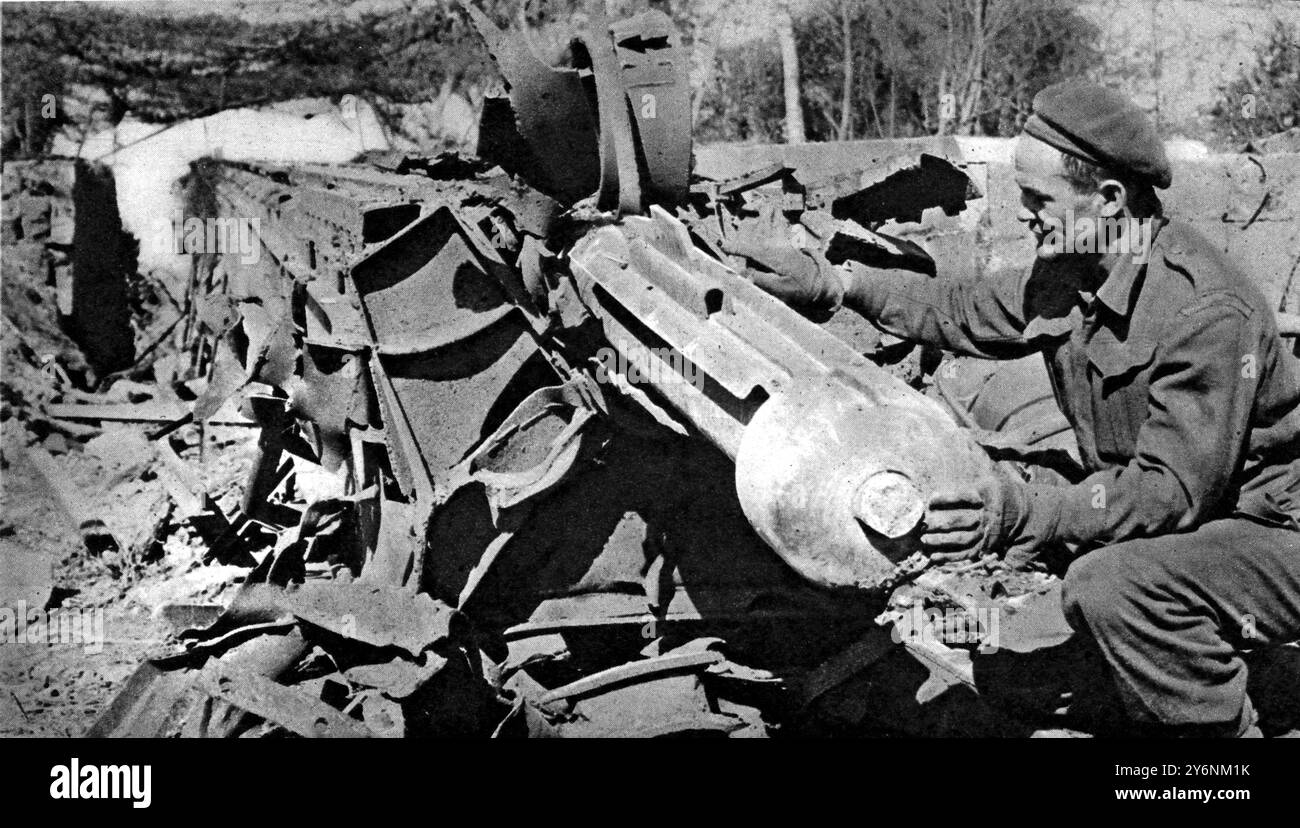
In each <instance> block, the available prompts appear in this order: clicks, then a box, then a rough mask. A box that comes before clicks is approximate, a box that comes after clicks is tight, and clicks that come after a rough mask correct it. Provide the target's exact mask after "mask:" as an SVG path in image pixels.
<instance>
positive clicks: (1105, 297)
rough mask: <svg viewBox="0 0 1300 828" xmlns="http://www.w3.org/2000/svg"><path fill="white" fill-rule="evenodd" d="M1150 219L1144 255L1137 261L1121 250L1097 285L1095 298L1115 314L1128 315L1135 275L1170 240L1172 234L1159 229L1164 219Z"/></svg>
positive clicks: (1168, 243) (1135, 280) (1164, 224)
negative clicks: (1108, 271)
mask: <svg viewBox="0 0 1300 828" xmlns="http://www.w3.org/2000/svg"><path fill="white" fill-rule="evenodd" d="M1153 221H1155V226H1154V227H1152V228H1151V241H1150V243H1149V244H1148V247H1147V255H1146V256H1145V257H1143V258H1142V259H1141V261H1139V260H1138V259H1137V257H1135V256H1133V255H1132V254H1130V253H1125V254H1121V255H1120V256H1119V260H1118V261H1117V262H1116V263H1115V264H1114V265H1113V266H1112V267H1111V269H1110V273H1109V274H1107V276H1106V278H1105V281H1103V282H1102V284H1101V287H1099V288H1097V293H1096V301H1098V302H1100V303H1101V304H1103V305H1105V306H1106V307H1107V308H1109V309H1110V311H1111V312H1112V313H1115V314H1117V315H1118V316H1128V314H1129V311H1130V310H1131V309H1132V308H1133V290H1134V288H1135V286H1136V285H1137V283H1138V281H1139V277H1140V276H1141V275H1142V274H1143V273H1144V272H1145V271H1146V266H1147V262H1149V261H1150V260H1151V259H1152V257H1154V256H1163V255H1165V254H1166V252H1167V248H1168V247H1169V246H1170V243H1171V242H1172V241H1174V239H1173V238H1172V236H1173V234H1170V233H1162V232H1161V230H1163V229H1164V227H1165V226H1166V225H1167V224H1168V219H1165V218H1156V219H1153Z"/></svg>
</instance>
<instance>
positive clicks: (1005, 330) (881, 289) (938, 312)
mask: <svg viewBox="0 0 1300 828" xmlns="http://www.w3.org/2000/svg"><path fill="white" fill-rule="evenodd" d="M847 268H848V272H847V274H846V278H845V283H846V285H845V296H844V304H845V305H847V306H848V307H851V308H853V309H854V310H856V311H857V312H859V313H861V314H862V315H863V316H865V317H867V318H868V319H869V320H871V321H872V322H874V323H875V324H876V325H877V326H878V327H880V328H881V329H882V330H885V331H888V332H889V333H891V334H894V335H895V336H899V337H902V338H903V339H910V340H914V341H918V342H923V343H926V344H929V345H935V346H937V347H940V348H944V349H946V350H949V351H956V352H958V353H961V354H966V355H968V356H975V357H984V358H989V359H1010V358H1014V357H1018V356H1023V355H1025V354H1028V353H1032V352H1034V351H1037V350H1039V347H1038V346H1037V345H1035V344H1033V343H1032V342H1031V341H1030V340H1029V339H1028V338H1026V336H1025V327H1026V324H1027V316H1028V313H1027V310H1026V301H1025V296H1026V284H1027V282H1028V280H1029V278H1030V276H1031V273H1032V272H1033V271H1030V272H1026V273H1018V272H1015V271H1006V272H1003V273H1000V274H995V275H992V276H987V277H984V278H970V277H943V276H940V277H932V276H928V275H926V274H922V273H915V272H912V271H909V270H897V269H894V270H880V269H875V268H869V267H865V266H862V265H858V264H856V263H850V264H849V265H847Z"/></svg>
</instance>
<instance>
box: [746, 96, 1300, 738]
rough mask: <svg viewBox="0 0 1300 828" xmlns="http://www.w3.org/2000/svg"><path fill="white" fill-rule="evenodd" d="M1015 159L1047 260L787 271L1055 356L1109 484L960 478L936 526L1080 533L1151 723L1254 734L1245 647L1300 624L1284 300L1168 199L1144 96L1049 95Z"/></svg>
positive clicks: (804, 283) (996, 543) (895, 314)
mask: <svg viewBox="0 0 1300 828" xmlns="http://www.w3.org/2000/svg"><path fill="white" fill-rule="evenodd" d="M1015 176H1016V183H1017V184H1018V185H1019V187H1020V190H1021V210H1020V212H1019V216H1018V217H1019V219H1020V220H1021V221H1023V222H1024V223H1025V224H1026V225H1028V228H1029V230H1030V232H1031V233H1032V234H1033V235H1034V238H1035V240H1036V245H1037V258H1036V261H1035V264H1034V266H1033V268H1032V269H1031V270H1030V271H1029V272H1028V273H1024V274H1014V275H1009V276H1008V277H1006V278H999V277H990V278H983V279H967V278H946V277H944V275H943V274H940V276H939V277H937V278H932V277H930V276H927V275H925V274H920V273H911V272H906V271H897V270H893V271H882V270H872V269H869V268H865V267H856V266H852V265H850V267H849V269H843V268H841V269H838V270H837V271H832V270H827V269H824V268H823V269H820V270H807V271H805V272H806V273H807V274H811V278H803V279H802V280H801V279H799V278H795V279H791V280H787V281H786V282H785V283H782V284H778V285H775V286H773V285H772V284H770V283H769V284H766V285H765V287H767V288H768V289H769V290H772V292H773V293H776V294H777V295H778V296H781V297H782V298H784V299H786V300H787V301H791V302H792V304H796V305H799V304H803V305H806V304H807V303H808V302H809V300H810V298H820V299H821V301H822V302H823V303H825V304H828V305H829V306H831V307H834V306H838V305H839V304H843V305H846V306H848V307H850V308H853V309H854V310H856V311H858V312H860V313H862V314H863V315H865V316H866V317H867V318H868V319H870V320H872V321H873V322H875V323H876V324H877V325H878V326H879V327H881V328H882V329H884V330H886V331H888V332H890V333H892V334H895V335H897V336H901V337H904V338H907V339H912V340H916V341H921V342H927V343H932V344H934V345H937V346H939V347H942V348H945V349H947V350H950V351H955V352H958V353H962V354H967V355H973V356H978V357H986V358H1014V357H1018V356H1022V355H1024V354H1026V353H1030V352H1041V353H1042V354H1043V356H1044V358H1045V360H1046V362H1047V367H1048V371H1049V374H1050V375H1051V380H1052V386H1053V389H1054V391H1055V395H1056V399H1057V402H1058V404H1059V405H1060V407H1061V409H1062V411H1064V413H1065V415H1066V417H1068V418H1069V420H1070V422H1071V424H1072V425H1073V426H1074V430H1075V433H1076V436H1077V437H1078V442H1079V448H1080V453H1081V456H1082V459H1083V463H1084V466H1085V470H1086V471H1087V473H1088V475H1087V477H1086V478H1085V479H1083V480H1082V481H1081V482H1079V483H1077V484H1075V485H1070V486H1060V487H1058V486H1050V485H1042V484H1038V485H1034V484H1027V483H1019V482H1011V481H1007V480H989V481H987V482H986V483H984V484H982V485H981V486H979V487H978V489H977V490H974V491H952V492H941V493H937V494H935V495H934V497H933V498H932V499H931V502H930V505H929V509H928V511H927V514H926V525H925V530H924V531H925V534H924V535H923V537H922V543H923V544H924V545H925V546H926V547H927V549H928V551H929V552H930V554H931V557H932V558H934V559H939V560H961V559H964V558H972V557H977V556H980V555H983V554H985V553H987V552H1005V551H1007V550H1012V549H1014V550H1017V551H1019V552H1023V553H1033V552H1035V551H1039V550H1043V549H1045V548H1048V547H1049V546H1050V547H1054V548H1068V549H1071V550H1073V555H1074V556H1075V557H1074V558H1073V559H1072V561H1071V562H1070V565H1069V568H1068V569H1067V571H1066V574H1065V578H1064V584H1063V589H1062V596H1063V603H1064V609H1065V615H1066V618H1067V620H1068V621H1069V624H1070V626H1071V627H1072V628H1073V629H1074V630H1075V631H1076V633H1079V634H1082V635H1083V636H1084V637H1085V639H1084V640H1086V641H1089V642H1091V644H1093V645H1095V648H1096V650H1097V651H1099V652H1100V654H1101V655H1102V656H1104V659H1105V663H1106V664H1107V665H1108V667H1109V670H1110V673H1111V675H1112V677H1113V678H1114V683H1115V690H1116V691H1117V695H1118V697H1119V699H1120V700H1121V702H1122V707H1123V711H1124V713H1125V714H1126V716H1127V720H1128V727H1129V732H1150V733H1152V734H1160V735H1255V734H1257V733H1258V728H1257V727H1255V725H1254V714H1253V711H1252V708H1251V704H1250V701H1249V699H1248V697H1247V694H1246V666H1245V664H1244V662H1243V660H1242V657H1241V651H1242V650H1243V649H1251V648H1260V647H1267V646H1270V645H1275V644H1280V643H1285V642H1288V641H1294V640H1296V639H1300V522H1298V521H1300V496H1297V493H1298V492H1300V459H1297V458H1300V384H1298V383H1297V378H1296V371H1295V367H1294V365H1293V364H1292V362H1291V359H1290V357H1289V356H1288V355H1287V354H1286V353H1285V351H1284V350H1283V348H1282V346H1281V344H1280V342H1279V338H1278V333H1277V323H1276V319H1275V317H1274V314H1273V311H1272V309H1271V308H1270V307H1269V306H1268V304H1267V302H1266V301H1265V299H1264V297H1263V296H1262V295H1261V294H1260V292H1259V290H1258V289H1257V288H1256V287H1255V286H1254V284H1252V282H1251V280H1250V279H1249V278H1247V277H1246V276H1245V275H1244V274H1242V273H1241V272H1240V271H1239V270H1237V269H1236V268H1235V267H1234V266H1233V265H1232V264H1231V263H1229V262H1228V261H1227V260H1226V259H1225V258H1224V256H1223V255H1222V253H1221V252H1219V251H1218V250H1217V249H1215V247H1214V246H1213V245H1212V244H1211V243H1210V242H1208V241H1207V240H1206V239H1205V238H1203V237H1202V236H1200V235H1199V234H1198V233H1197V232H1196V231H1194V230H1193V229H1192V228H1190V227H1189V226H1187V225H1185V224H1182V223H1180V222H1178V221H1174V220H1169V219H1166V218H1165V217H1164V216H1163V214H1162V210H1161V204H1160V200H1159V198H1158V197H1157V195H1156V190H1157V189H1164V188H1167V187H1168V186H1169V185H1170V183H1171V177H1172V176H1171V173H1170V167H1169V163H1168V161H1167V159H1166V157H1165V152H1164V147H1163V144H1162V142H1161V141H1160V139H1159V136H1158V135H1157V134H1156V132H1155V130H1154V128H1153V127H1152V125H1151V123H1150V121H1149V120H1148V119H1147V117H1146V116H1145V114H1144V113H1143V112H1141V111H1140V110H1138V109H1137V108H1136V107H1135V106H1134V105H1133V104H1131V103H1130V102H1129V101H1128V100H1127V99H1125V98H1124V97H1123V96H1122V95H1119V94H1117V93H1115V92H1112V91H1110V90H1107V89H1105V88H1102V87H1100V86H1096V85H1093V84H1088V83H1083V82H1078V81H1067V82H1064V83H1060V84H1057V85H1055V86H1051V87H1048V88H1047V89H1044V90H1043V91H1042V92H1041V93H1039V94H1038V95H1037V96H1036V97H1035V99H1034V113H1033V115H1032V116H1031V117H1030V118H1029V120H1028V122H1027V123H1026V124H1025V127H1024V131H1023V133H1022V134H1021V135H1020V137H1019V139H1018V141H1017V146H1016V153H1015ZM1103 219H1110V220H1111V221H1110V222H1109V225H1108V226H1109V227H1110V229H1111V231H1110V232H1106V233H1100V231H1099V230H1098V229H1097V228H1099V227H1102V226H1107V223H1106V222H1103V221H1102V220H1103ZM1115 228H1118V229H1115ZM1072 230H1073V231H1076V232H1070V231H1072ZM1133 233H1142V234H1147V233H1149V234H1150V235H1145V236H1144V239H1145V241H1144V243H1141V244H1139V243H1138V240H1139V238H1140V237H1138V236H1132V235H1130V236H1129V237H1128V238H1127V239H1126V238H1124V235H1125V234H1133ZM1063 240H1070V241H1071V243H1070V244H1068V245H1066V244H1063V243H1062V242H1063ZM826 274H838V277H839V281H840V282H841V284H839V285H835V284H829V285H828V284H826ZM831 279H832V281H834V279H835V277H834V276H831Z"/></svg>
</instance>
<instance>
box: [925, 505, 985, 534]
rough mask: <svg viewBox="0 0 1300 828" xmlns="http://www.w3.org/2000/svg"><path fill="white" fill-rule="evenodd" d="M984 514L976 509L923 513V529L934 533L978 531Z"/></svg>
mask: <svg viewBox="0 0 1300 828" xmlns="http://www.w3.org/2000/svg"><path fill="white" fill-rule="evenodd" d="M983 515H984V513H983V512H982V511H980V510H977V509H938V510H931V511H928V512H926V513H925V527H926V528H927V529H931V530H933V531H936V532H950V531H952V530H954V529H978V528H979V526H980V519H981V518H982V517H983Z"/></svg>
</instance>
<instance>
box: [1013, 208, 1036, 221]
mask: <svg viewBox="0 0 1300 828" xmlns="http://www.w3.org/2000/svg"><path fill="white" fill-rule="evenodd" d="M1035 217H1036V216H1035V213H1034V211H1033V210H1030V209H1029V208H1028V207H1026V206H1024V205H1023V204H1022V205H1020V209H1019V210H1017V211H1016V221H1019V222H1023V223H1024V224H1028V223H1029V222H1031V221H1033V220H1034V218H1035Z"/></svg>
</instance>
